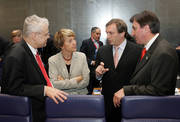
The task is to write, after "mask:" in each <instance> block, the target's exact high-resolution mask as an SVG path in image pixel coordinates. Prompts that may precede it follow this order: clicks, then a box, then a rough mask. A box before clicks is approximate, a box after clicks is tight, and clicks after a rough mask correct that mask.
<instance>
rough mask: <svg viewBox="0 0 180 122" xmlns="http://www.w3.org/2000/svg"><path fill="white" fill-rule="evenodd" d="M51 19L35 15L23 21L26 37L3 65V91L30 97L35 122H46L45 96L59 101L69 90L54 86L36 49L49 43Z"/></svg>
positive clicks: (14, 46)
mask: <svg viewBox="0 0 180 122" xmlns="http://www.w3.org/2000/svg"><path fill="white" fill-rule="evenodd" d="M48 26H49V22H48V20H47V19H46V18H41V17H38V16H36V15H32V16H29V17H27V18H26V19H25V21H24V26H23V39H24V40H22V41H21V42H20V43H17V44H15V45H13V46H12V48H11V50H10V51H9V52H8V54H7V56H6V58H5V60H4V64H3V76H2V93H6V94H11V95H18V96H28V97H29V98H30V99H31V103H32V120H33V122H44V121H45V96H48V97H50V98H51V99H53V100H54V102H55V103H57V104H58V101H61V102H64V100H65V99H67V97H66V95H67V93H65V92H63V91H60V90H58V89H55V88H53V85H52V84H51V82H50V80H49V78H48V76H47V73H46V71H45V69H44V66H43V63H42V61H41V58H40V57H39V55H38V53H37V48H42V47H44V46H46V42H47V38H49V29H48Z"/></svg>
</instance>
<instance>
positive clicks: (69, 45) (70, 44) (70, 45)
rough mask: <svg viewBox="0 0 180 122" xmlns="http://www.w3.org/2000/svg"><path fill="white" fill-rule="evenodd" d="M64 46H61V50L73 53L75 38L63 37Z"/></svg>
mask: <svg viewBox="0 0 180 122" xmlns="http://www.w3.org/2000/svg"><path fill="white" fill-rule="evenodd" d="M64 39H65V41H64V45H63V46H62V50H64V51H68V52H75V51H76V40H75V37H73V36H71V37H65V38H64Z"/></svg>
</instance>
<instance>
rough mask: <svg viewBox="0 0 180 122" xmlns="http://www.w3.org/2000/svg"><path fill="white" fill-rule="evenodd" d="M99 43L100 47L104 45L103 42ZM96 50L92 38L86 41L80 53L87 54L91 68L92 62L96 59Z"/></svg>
mask: <svg viewBox="0 0 180 122" xmlns="http://www.w3.org/2000/svg"><path fill="white" fill-rule="evenodd" d="M98 43H99V46H100V47H101V46H103V43H102V42H101V41H99V42H98ZM95 50H96V47H95V45H94V43H93V41H92V39H91V38H89V39H86V40H84V41H83V42H82V45H81V47H80V51H81V52H83V53H85V54H86V57H87V61H88V65H89V66H91V61H92V60H95V57H94V55H95Z"/></svg>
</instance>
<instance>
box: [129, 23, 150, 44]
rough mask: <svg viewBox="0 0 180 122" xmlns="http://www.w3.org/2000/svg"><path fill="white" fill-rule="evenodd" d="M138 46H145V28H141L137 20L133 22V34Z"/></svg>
mask: <svg viewBox="0 0 180 122" xmlns="http://www.w3.org/2000/svg"><path fill="white" fill-rule="evenodd" d="M131 35H132V36H133V37H134V38H135V40H136V43H138V44H145V40H144V39H145V38H144V37H145V35H146V33H145V28H144V27H142V28H141V26H140V24H139V23H137V22H136V21H135V20H134V21H133V25H132V34H131Z"/></svg>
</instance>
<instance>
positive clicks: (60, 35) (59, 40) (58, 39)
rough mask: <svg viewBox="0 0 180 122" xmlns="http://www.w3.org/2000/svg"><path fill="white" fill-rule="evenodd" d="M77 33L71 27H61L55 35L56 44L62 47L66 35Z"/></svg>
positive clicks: (72, 35)
mask: <svg viewBox="0 0 180 122" xmlns="http://www.w3.org/2000/svg"><path fill="white" fill-rule="evenodd" d="M75 36H76V35H75V33H74V32H73V31H72V30H71V29H60V30H59V31H58V32H56V33H55V35H54V45H55V46H56V48H58V49H60V48H61V47H62V46H63V45H64V41H65V37H75Z"/></svg>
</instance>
